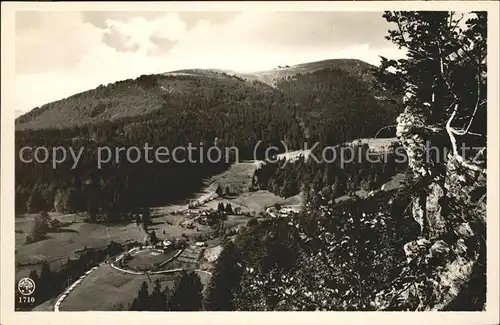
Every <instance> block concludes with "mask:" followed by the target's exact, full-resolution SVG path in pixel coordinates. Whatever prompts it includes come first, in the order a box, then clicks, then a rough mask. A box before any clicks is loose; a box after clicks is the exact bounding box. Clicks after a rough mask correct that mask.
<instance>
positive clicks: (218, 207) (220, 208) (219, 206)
mask: <svg viewBox="0 0 500 325" xmlns="http://www.w3.org/2000/svg"><path fill="white" fill-rule="evenodd" d="M225 210H226V208H225V207H224V203H222V202H219V204H218V205H217V211H218V212H224V211H225Z"/></svg>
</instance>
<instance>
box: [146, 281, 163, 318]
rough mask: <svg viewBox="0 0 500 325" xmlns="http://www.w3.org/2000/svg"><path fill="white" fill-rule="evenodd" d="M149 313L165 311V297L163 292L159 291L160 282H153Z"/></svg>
mask: <svg viewBox="0 0 500 325" xmlns="http://www.w3.org/2000/svg"><path fill="white" fill-rule="evenodd" d="M149 303H150V309H149V310H151V311H165V310H167V297H166V294H165V292H164V291H162V290H161V284H160V280H159V279H156V280H155V286H154V288H153V292H152V293H151V296H150V297H149Z"/></svg>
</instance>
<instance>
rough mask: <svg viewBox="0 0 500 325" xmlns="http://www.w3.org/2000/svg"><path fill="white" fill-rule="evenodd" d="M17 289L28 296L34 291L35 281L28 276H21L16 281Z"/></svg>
mask: <svg viewBox="0 0 500 325" xmlns="http://www.w3.org/2000/svg"><path fill="white" fill-rule="evenodd" d="M17 290H18V291H19V292H20V293H21V294H22V295H25V296H29V295H31V294H32V293H33V292H35V281H33V280H31V279H30V278H22V279H21V280H19V282H18V283H17Z"/></svg>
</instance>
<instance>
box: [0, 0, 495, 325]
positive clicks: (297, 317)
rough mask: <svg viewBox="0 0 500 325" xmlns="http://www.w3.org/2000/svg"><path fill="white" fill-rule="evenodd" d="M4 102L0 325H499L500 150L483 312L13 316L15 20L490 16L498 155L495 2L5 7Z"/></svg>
mask: <svg viewBox="0 0 500 325" xmlns="http://www.w3.org/2000/svg"><path fill="white" fill-rule="evenodd" d="M1 6H2V15H1V31H2V51H1V53H2V65H1V67H2V69H1V72H2V95H1V103H2V109H1V129H0V130H1V149H2V152H1V165H0V167H1V188H0V198H1V200H0V206H1V213H0V224H1V236H0V238H1V245H0V248H1V255H0V257H1V264H0V265H1V273H0V275H1V282H0V284H1V286H0V287H1V288H2V290H1V292H0V299H1V313H0V317H1V319H0V323H1V324H2V325H4V324H6V325H11V324H59V323H60V324H75V325H76V324H88V323H94V322H95V323H98V324H122V325H125V324H169V325H170V324H217V325H219V324H224V323H227V324H261V323H264V324H267V323H271V324H275V323H286V324H287V325H292V324H304V323H311V324H313V323H321V324H323V323H328V324H330V323H335V324H339V323H348V324H389V323H397V324H402V323H404V324H428V323H439V324H447V323H450V324H498V323H500V320H499V290H498V278H499V272H498V270H499V264H498V246H499V240H498V229H499V222H498V216H499V215H500V213H499V209H498V199H497V198H498V193H499V191H498V184H499V178H498V176H499V173H498V166H499V160H498V150H488V167H489V168H488V189H487V191H488V197H489V200H488V221H487V222H488V226H487V246H488V253H487V254H488V261H487V262H488V268H487V281H488V290H487V311H485V312H416V313H414V312H394V313H388V312H341V313H339V312H337V313H336V312H314V313H310V312H262V313H257V312H237V313H236V312H197V313H181V312H168V313H161V312H160V313H158V312H157V313H153V312H68V313H54V312H14V291H13V289H14V283H13V282H14V281H13V280H14V265H15V263H14V246H15V241H14V193H15V191H14V188H15V185H14V136H13V135H14V123H13V121H14V107H12V106H9V103H12V102H13V101H12V98H11V97H10V96H11V94H12V88H11V83H10V82H9V80H12V79H13V76H14V37H15V35H14V14H15V11H18V10H34V11H49V10H50V11H89V10H94V11H109V10H115V11H128V10H130V11H160V10H161V11H383V10H447V11H448V10H455V11H473V10H481V11H483V10H484V11H488V29H489V30H488V106H489V110H488V146H489V147H490V148H499V147H500V146H499V131H498V126H499V125H498V117H499V114H498V84H499V83H498V81H499V80H498V61H499V57H498V53H499V50H498V39H499V37H498V36H499V34H498V26H499V2H496V1H428V2H424V1H394V2H391V1H367V2H356V1H349V2H347V1H346V2H344V1H335V2H333V1H332V2H284V1H283V2H265V3H264V2H263V3H262V4H257V3H255V2H170V3H163V2H161V3H157V2H65V3H53V2H17V3H12V2H9V3H5V2H2V4H1Z"/></svg>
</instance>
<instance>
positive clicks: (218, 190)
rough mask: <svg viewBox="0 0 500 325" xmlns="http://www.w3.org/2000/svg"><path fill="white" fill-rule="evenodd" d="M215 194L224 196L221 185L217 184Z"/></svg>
mask: <svg viewBox="0 0 500 325" xmlns="http://www.w3.org/2000/svg"><path fill="white" fill-rule="evenodd" d="M215 193H217V195H218V196H222V195H223V194H224V192H223V190H222V186H220V184H217V189H216V190H215Z"/></svg>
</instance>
